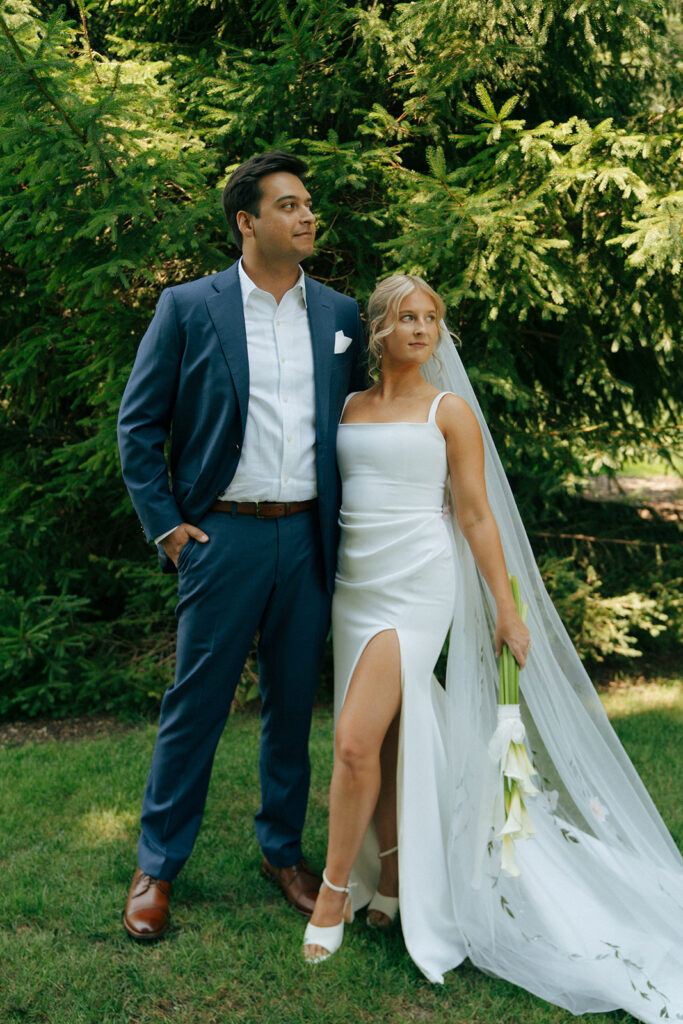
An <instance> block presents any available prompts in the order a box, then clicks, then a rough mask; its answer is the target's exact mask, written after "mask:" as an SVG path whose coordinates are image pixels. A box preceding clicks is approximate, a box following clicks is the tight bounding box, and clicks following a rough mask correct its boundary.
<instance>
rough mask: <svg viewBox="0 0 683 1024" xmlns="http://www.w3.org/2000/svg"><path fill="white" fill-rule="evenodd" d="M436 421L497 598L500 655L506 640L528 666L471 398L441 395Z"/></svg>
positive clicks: (474, 546)
mask: <svg viewBox="0 0 683 1024" xmlns="http://www.w3.org/2000/svg"><path fill="white" fill-rule="evenodd" d="M436 421H437V425H438V426H439V429H440V430H441V432H442V434H443V435H444V438H445V439H446V452H447V455H448V469H449V472H450V477H451V488H452V490H453V497H454V499H455V512H456V516H457V519H458V525H459V526H460V529H461V530H462V533H463V536H464V537H465V540H466V541H467V543H468V544H469V546H470V549H471V551H472V554H473V555H474V560H475V562H476V563H477V566H478V568H479V571H480V572H481V574H482V576H483V577H484V579H485V580H486V582H487V583H488V586H489V589H490V590H491V593H492V594H493V598H494V600H495V602H496V611H497V618H496V633H495V637H494V643H495V648H496V655H499V654H500V652H501V649H502V644H503V641H505V643H506V644H507V645H508V647H509V648H510V650H511V651H512V654H513V655H514V657H515V659H516V660H517V662H518V664H519V665H520V667H524V664H525V662H526V656H527V649H528V647H529V630H528V629H527V627H526V626H525V625H524V623H523V622H522V620H521V619H520V617H519V615H518V613H517V608H516V607H515V602H514V599H513V597H512V592H511V590H510V583H509V580H508V573H507V568H506V566H505V557H504V555H503V549H502V546H501V543H500V535H499V533H498V527H497V525H496V521H495V519H494V518H493V513H492V512H491V509H490V507H489V502H488V498H487V496H486V479H485V476H484V445H483V442H482V439H481V431H480V429H479V424H478V423H477V420H476V417H475V415H474V413H473V412H472V410H471V409H470V407H469V405H468V404H467V402H466V401H465V400H464V399H463V398H458V397H457V396H455V395H446V396H444V398H442V399H441V402H440V403H439V408H438V411H437V417H436Z"/></svg>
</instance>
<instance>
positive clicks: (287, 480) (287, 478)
mask: <svg viewBox="0 0 683 1024" xmlns="http://www.w3.org/2000/svg"><path fill="white" fill-rule="evenodd" d="M285 483H286V484H288V483H289V477H288V476H286V477H285Z"/></svg>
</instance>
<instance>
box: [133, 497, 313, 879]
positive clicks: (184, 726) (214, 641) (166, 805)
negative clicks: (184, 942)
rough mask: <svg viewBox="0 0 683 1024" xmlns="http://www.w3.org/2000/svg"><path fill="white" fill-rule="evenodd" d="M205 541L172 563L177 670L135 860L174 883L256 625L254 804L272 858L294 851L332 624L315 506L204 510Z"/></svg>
mask: <svg viewBox="0 0 683 1024" xmlns="http://www.w3.org/2000/svg"><path fill="white" fill-rule="evenodd" d="M197 525H201V528H202V529H203V530H204V532H205V533H206V534H208V536H209V538H210V539H209V541H208V543H206V544H200V543H199V542H197V541H194V540H190V541H189V542H188V543H187V544H186V545H185V547H184V548H183V550H182V551H181V553H180V558H179V560H178V606H177V609H176V614H177V617H178V646H177V661H176V676H175V681H174V683H173V685H172V686H170V687H169V689H168V690H167V691H166V693H165V694H164V698H163V701H162V705H161V715H160V719H159V732H158V734H157V740H156V746H155V748H154V754H153V757H152V765H151V768H150V772H149V777H148V779H147V786H146V788H145V795H144V798H143V803H142V814H141V818H140V823H141V827H142V831H141V835H140V841H139V844H138V859H139V864H140V867H141V868H142V870H143V871H145V872H147V874H149V875H152V876H153V877H154V878H163V879H167V880H171V879H172V878H174V877H175V876H176V875H177V874H178V872H179V871H180V869H181V868H182V866H183V864H184V863H185V861H186V860H187V858H188V857H189V855H190V853H191V852H192V848H193V846H194V842H195V839H196V838H197V833H198V831H199V826H200V825H201V820H202V815H203V812H204V804H205V801H206V794H207V790H208V786H209V778H210V775H211V767H212V765H213V759H214V755H215V752H216V746H217V744H218V740H219V739H220V736H221V733H222V731H223V727H224V725H225V722H226V719H227V717H228V713H229V710H230V705H231V703H232V699H233V696H234V694H235V688H236V686H237V683H238V682H239V678H240V675H241V672H242V669H243V667H244V663H245V661H246V658H247V655H248V653H249V649H250V646H251V643H252V640H253V638H254V635H255V634H256V632H257V630H258V631H259V643H258V661H259V685H260V691H261V700H262V708H261V747H260V757H259V770H260V779H261V807H260V808H259V810H258V812H257V814H256V821H255V823H256V835H257V838H258V841H259V844H260V846H261V849H262V850H263V853H264V855H265V857H266V858H267V860H268V861H269V863H271V864H272V865H274V866H275V867H288V866H289V865H291V864H295V863H296V861H298V860H299V858H300V857H301V855H302V853H301V833H302V830H303V825H304V820H305V817H306V804H307V800H308V788H309V779H310V763H309V758H308V736H309V732H310V726H311V712H312V707H313V697H314V693H315V687H316V684H317V681H318V676H319V672H320V664H321V660H322V654H323V649H324V644H325V637H326V634H327V630H328V626H329V615H330V600H331V599H330V595H329V594H328V592H327V589H326V587H325V584H324V575H323V564H322V550H321V546H320V540H319V530H318V525H317V513H316V510H315V509H312V510H308V511H305V512H299V513H297V514H295V515H292V516H287V517H283V518H280V519H256V518H255V517H253V516H242V515H240V516H238V515H225V514H223V513H220V512H210V513H208V514H207V515H206V516H205V518H204V519H203V520H202V522H201V523H200V524H197Z"/></svg>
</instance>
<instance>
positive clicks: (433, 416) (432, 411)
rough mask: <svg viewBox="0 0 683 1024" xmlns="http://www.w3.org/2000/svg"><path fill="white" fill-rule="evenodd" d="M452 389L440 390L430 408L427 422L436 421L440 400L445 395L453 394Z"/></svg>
mask: <svg viewBox="0 0 683 1024" xmlns="http://www.w3.org/2000/svg"><path fill="white" fill-rule="evenodd" d="M452 394H453V392H452V391H440V392H439V393H438V395H437V396H436V398H435V399H434V401H433V402H432V404H431V407H430V409H429V416H428V417H427V423H436V410H437V409H438V408H439V402H440V401H441V399H442V398H443V396H444V395H452Z"/></svg>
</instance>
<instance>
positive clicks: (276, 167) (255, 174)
mask: <svg viewBox="0 0 683 1024" xmlns="http://www.w3.org/2000/svg"><path fill="white" fill-rule="evenodd" d="M279 171H286V172H287V173H288V174H296V176H297V178H302V179H303V178H304V177H305V176H306V174H307V173H308V164H305V163H304V161H303V160H300V159H299V157H298V156H294V154H293V153H285V152H284V151H283V150H281V149H273V150H271V151H270V153H258V154H257V155H256V156H252V157H251V159H250V160H246V161H245V163H243V164H240V166H239V167H238V168H237V170H236V171H233V173H232V174H231V175H230V177H229V178H228V182H227V185H226V186H225V188H224V189H223V212H224V213H225V218H226V220H227V222H228V227H229V228H230V233H231V234H232V237H233V239H234V240H235V245H236V246H237V248H238V249H239V250H240V252H241V251H242V232H241V231H240V229H239V228H238V226H237V214H238V212H239V211H240V210H246V212H247V213H251V214H252V216H254V217H258V216H259V213H260V208H261V200H262V199H263V193H262V192H261V185H260V180H261V178H265V176H266V174H277V173H278V172H279Z"/></svg>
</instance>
